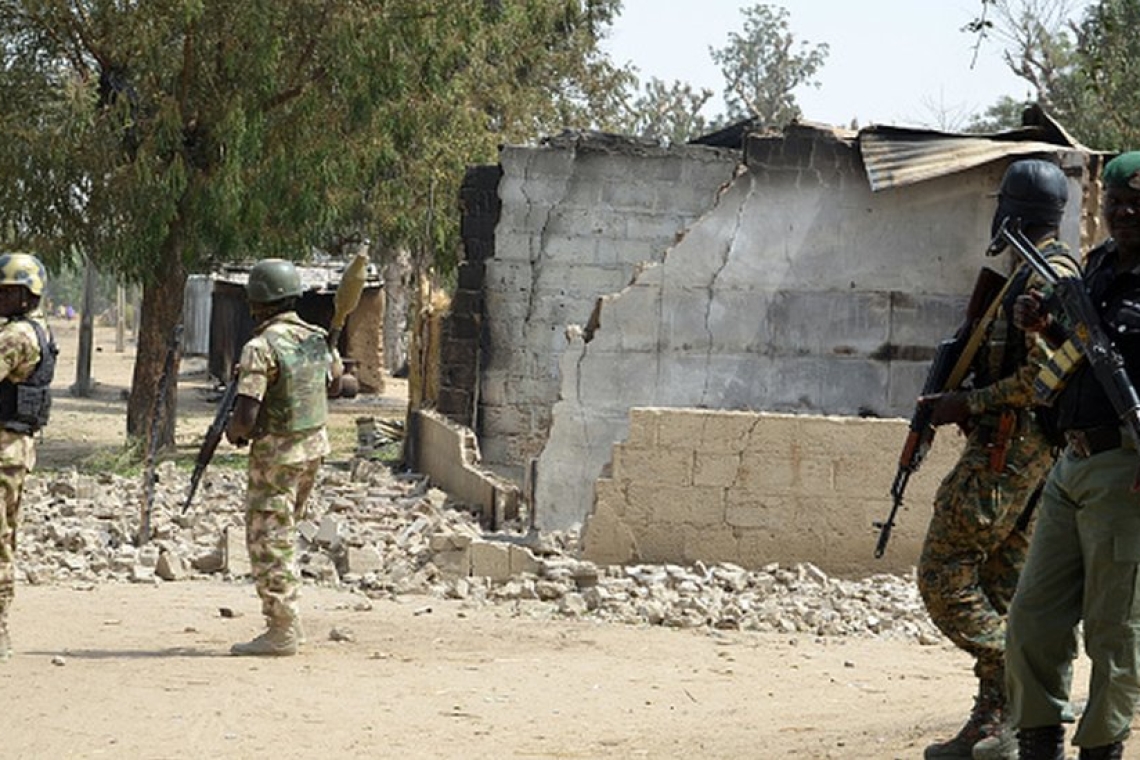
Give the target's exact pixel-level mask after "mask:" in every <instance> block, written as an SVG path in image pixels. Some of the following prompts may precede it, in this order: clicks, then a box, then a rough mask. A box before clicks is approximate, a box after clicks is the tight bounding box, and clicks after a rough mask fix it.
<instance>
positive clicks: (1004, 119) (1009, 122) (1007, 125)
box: [964, 96, 1028, 134]
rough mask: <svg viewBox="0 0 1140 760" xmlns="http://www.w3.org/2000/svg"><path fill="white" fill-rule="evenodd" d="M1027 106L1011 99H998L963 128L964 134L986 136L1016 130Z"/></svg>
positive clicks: (1022, 102)
mask: <svg viewBox="0 0 1140 760" xmlns="http://www.w3.org/2000/svg"><path fill="white" fill-rule="evenodd" d="M1027 105H1028V104H1027V103H1025V102H1024V101H1021V100H1015V99H1014V98H1011V97H1008V96H1006V97H1002V98H999V99H998V101H997V102H996V103H994V104H993V105H991V106H990V107H989V108H987V109H986V110H985V111H983V112H982V113H981V114H980V115H977V116H975V117H974V118H973V119H972V120H971V121H970V122H969V123H968V124H967V125H966V127H965V130H964V131H966V132H970V133H973V134H988V133H993V132H1003V131H1006V130H1011V129H1017V128H1018V127H1020V126H1021V114H1022V112H1023V111H1024V110H1025V108H1026V106H1027Z"/></svg>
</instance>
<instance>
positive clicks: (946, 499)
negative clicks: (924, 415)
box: [918, 159, 1075, 760]
mask: <svg viewBox="0 0 1140 760" xmlns="http://www.w3.org/2000/svg"><path fill="white" fill-rule="evenodd" d="M1067 200H1068V181H1067V179H1066V178H1065V175H1064V173H1063V172H1062V171H1061V169H1060V168H1058V167H1057V166H1056V165H1055V164H1053V163H1051V162H1049V161H1046V160H1042V159H1024V160H1020V161H1015V162H1014V163H1012V164H1010V166H1009V167H1008V168H1007V170H1006V172H1005V175H1004V177H1003V179H1002V183H1001V187H1000V190H999V192H998V204H997V210H996V211H995V213H994V220H993V229H994V231H995V232H996V231H997V229H998V228H999V226H1000V225H1001V224H1002V222H1004V221H1007V220H1008V221H1009V222H1010V223H1015V224H1018V225H1019V226H1020V227H1021V229H1022V230H1023V231H1024V232H1025V233H1026V235H1027V236H1028V237H1029V239H1030V240H1032V241H1033V243H1034V244H1035V245H1037V246H1038V248H1039V249H1040V250H1041V251H1042V253H1043V254H1044V255H1046V256H1047V257H1049V258H1050V260H1051V261H1053V262H1054V263H1057V262H1058V261H1059V262H1062V266H1066V267H1069V268H1072V267H1073V266H1075V265H1074V264H1072V262H1071V259H1070V258H1069V257H1068V249H1067V248H1066V247H1065V246H1064V245H1063V244H1062V243H1060V242H1058V241H1057V239H1056V238H1057V234H1058V228H1059V226H1060V222H1061V218H1062V216H1063V214H1064V211H1065V205H1066V203H1067ZM1001 248H1002V246H999V245H994V244H992V243H991V245H990V247H989V250H988V251H987V253H989V254H991V255H995V254H997V253H1000V252H1001ZM1030 276H1031V271H1030V270H1029V268H1028V267H1025V266H1022V267H1019V268H1017V269H1015V270H1014V272H1013V273H1012V274H1011V275H1010V277H1009V279H1008V280H1007V282H1006V285H1005V288H1004V290H1003V291H1002V292H1001V294H999V295H998V296H997V298H996V299H995V301H994V303H993V304H992V307H991V309H990V310H989V311H987V313H986V317H985V318H983V319H982V320H981V321H980V322H979V324H978V326H977V327H976V328H975V329H976V330H979V331H981V332H980V335H981V341H982V342H981V344H980V348H979V350H978V352H977V354H976V355H975V356H974V359H973V363H972V364H971V367H970V371H969V374H968V375H967V381H966V383H965V386H966V387H964V388H963V389H961V390H958V391H956V392H953V393H947V394H943V395H940V396H935V397H930V399H929V403H932V404H934V405H935V406H934V409H933V422H934V424H936V425H945V424H950V423H956V424H958V425H959V426H961V428H962V430H963V431H964V432H965V433H966V434H967V439H966V445H965V448H964V449H963V452H962V455H961V457H960V458H959V460H958V462H957V463H956V464H955V466H954V468H953V469H952V470H951V471H950V473H949V474H948V475H947V476H946V477H945V479H944V480H943V481H942V483H941V485H940V487H939V489H938V492H937V494H936V496H935V502H934V511H933V514H932V516H931V521H930V526H929V528H928V530H927V535H926V538H925V541H924V543H923V549H922V555H921V557H920V560H919V566H918V585H919V591H920V592H921V594H922V598H923V602H924V603H925V605H926V609H927V611H928V612H929V614H930V617H931V619H932V620H933V621H934V623H935V625H937V626H938V628H939V629H940V630H941V631H942V632H943V633H944V634H946V636H947V637H948V638H950V640H951V641H953V642H954V643H955V644H956V645H957V646H958V647H959V648H961V649H962V650H964V651H966V652H967V653H969V654H970V655H971V656H972V657H973V658H974V674H975V675H976V677H977V679H978V692H977V696H976V697H975V701H974V706H973V710H972V711H971V713H970V715H969V718H968V719H967V720H966V723H965V725H963V726H962V728H961V730H960V731H959V732H958V733H957V734H956V735H955V736H954V737H952V738H951V739H948V740H946V741H941V742H937V743H935V744H931V745H930V746H928V747H927V748H926V751H925V755H924V756H925V757H926V758H927V759H928V760H935V759H941V760H952V759H958V758H964V759H968V758H979V759H980V760H989V759H993V758H1016V757H1017V746H1016V737H1015V735H1014V733H1013V731H1012V729H1011V728H1010V726H1009V724H1008V721H1007V716H1006V696H1005V687H1004V680H1005V669H1004V655H1005V646H1004V644H1005V616H1006V612H1007V610H1008V608H1009V603H1010V600H1011V599H1012V598H1013V594H1014V590H1015V588H1016V586H1017V581H1018V576H1019V573H1020V571H1021V567H1022V565H1023V563H1024V562H1025V555H1026V552H1027V550H1028V546H1029V533H1030V530H1031V524H1032V517H1033V502H1034V498H1035V497H1034V494H1035V492H1037V489H1038V487H1039V485H1040V483H1041V482H1042V481H1043V480H1044V478H1045V475H1046V473H1047V472H1048V470H1049V467H1050V466H1051V464H1052V462H1053V457H1054V454H1053V451H1054V446H1053V443H1052V442H1051V441H1050V440H1049V437H1048V436H1047V435H1046V433H1045V431H1044V430H1043V429H1042V426H1041V424H1040V423H1039V420H1038V417H1037V415H1036V414H1035V409H1034V407H1035V398H1034V394H1033V383H1034V380H1035V379H1036V376H1037V374H1038V370H1039V367H1040V366H1041V364H1042V363H1043V362H1044V361H1045V360H1046V359H1047V354H1046V353H1045V351H1046V349H1045V347H1044V345H1043V344H1042V343H1041V342H1039V341H1037V340H1036V339H1035V338H1034V337H1032V336H1029V335H1027V334H1026V333H1025V332H1024V331H1022V330H1021V329H1019V328H1018V327H1017V326H1015V325H1014V324H1013V319H1012V314H1013V305H1014V303H1015V299H1016V298H1017V296H1018V295H1020V294H1021V293H1022V292H1024V291H1025V290H1026V289H1027V288H1028V287H1030V285H1031V282H1030Z"/></svg>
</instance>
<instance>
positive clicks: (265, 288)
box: [226, 259, 342, 656]
mask: <svg viewBox="0 0 1140 760" xmlns="http://www.w3.org/2000/svg"><path fill="white" fill-rule="evenodd" d="M301 293H302V287H301V278H300V275H299V274H298V272H297V269H296V267H294V265H293V264H292V263H291V262H289V261H285V260H284V259H264V260H262V261H259V262H258V263H257V264H256V265H254V267H253V268H252V269H251V270H250V273H249V281H248V283H247V284H246V297H247V299H248V301H249V308H250V313H251V314H252V316H253V321H254V324H255V327H254V334H253V337H252V338H250V340H249V341H248V342H246V344H245V346H244V347H243V348H242V353H241V361H240V363H239V366H238V370H237V372H238V376H237V399H236V401H235V404H234V410H233V413H232V415H231V416H230V420H229V423H228V425H227V427H226V438H227V439H228V440H229V441H230V443H233V444H234V445H237V446H242V445H245V444H246V443H249V444H250V452H249V474H248V480H247V494H246V505H245V519H246V545H247V547H248V549H249V559H250V565H251V568H252V573H253V580H254V584H255V586H256V588H257V593H258V596H259V597H260V598H261V611H262V613H263V614H264V615H265V619H266V624H267V630H266V631H265V632H264V633H262V634H261V635H259V636H257V637H256V638H254V639H253V640H252V641H249V642H245V643H241V644H235V645H234V646H233V647H232V648H231V649H230V652H231V653H232V654H235V655H271V656H282V655H293V654H296V653H297V648H298V646H299V645H300V644H303V643H304V631H303V628H302V626H301V619H300V615H299V610H298V600H299V597H300V578H299V575H298V569H297V564H296V556H295V549H294V546H295V541H296V536H295V530H296V524H297V521H298V520H299V519H301V518H302V516H303V513H304V508H305V502H306V500H307V499H308V497H309V494H310V493H311V492H312V489H313V484H314V482H315V480H316V476H317V471H318V470H319V469H320V465H321V462H322V461H323V460H324V457H325V456H326V455H327V454H328V453H329V451H330V447H329V439H328V433H327V430H326V420H327V415H328V404H327V400H326V396H328V395H334V396H335V395H336V393H337V386H338V384H339V380H340V375H341V371H342V370H341V363H340V360H339V358H338V357H337V355H336V352H335V350H333V349H330V347H329V344H328V334H327V333H326V332H325V330H323V329H322V328H320V327H317V326H315V325H311V324H309V323H308V322H305V321H304V320H302V319H301V318H300V317H299V316H298V315H297V312H296V311H295V305H296V301H297V299H298V298H299V297H300V296H301Z"/></svg>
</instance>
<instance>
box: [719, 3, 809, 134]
mask: <svg viewBox="0 0 1140 760" xmlns="http://www.w3.org/2000/svg"><path fill="white" fill-rule="evenodd" d="M741 13H742V14H743V15H744V30H743V33H737V32H730V33H729V35H728V44H727V45H725V46H724V47H723V48H719V49H716V48H713V49H711V50H710V53H711V55H712V58H713V61H714V62H715V63H716V64H718V65H719V66H720V68H721V72H722V73H723V74H724V79H725V83H726V86H725V91H724V99H725V103H726V104H727V106H728V113H727V120H728V121H739V120H743V119H747V118H755V119H756V120H757V121H759V123H760V124H762V125H765V126H775V127H782V126H784V125H785V124H787V123H788V122H790V121H792V120H794V119H797V118H799V117H800V116H801V115H802V114H801V112H800V108H799V106H798V105H797V104H796V99H795V96H794V95H793V94H792V93H793V91H794V90H795V89H796V88H798V87H801V86H804V85H808V86H812V87H818V86H819V83H818V82H816V81H815V80H814V77H815V74H816V72H817V71H819V69H820V67H821V66H823V63H824V61H826V60H827V54H828V50H829V48H828V45H827V44H826V43H821V44H819V45H815V46H814V47H813V46H810V45H808V43H807V42H802V41H801V42H798V43H797V41H796V39H795V37H794V36H793V35H792V33H791V31H790V30H789V28H788V11H787V10H785V9H784V8H782V7H779V6H771V5H763V4H759V5H754V6H752V7H750V8H744V9H742V10H741Z"/></svg>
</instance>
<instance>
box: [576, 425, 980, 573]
mask: <svg viewBox="0 0 1140 760" xmlns="http://www.w3.org/2000/svg"><path fill="white" fill-rule="evenodd" d="M906 433H907V423H906V422H905V421H903V420H873V419H858V418H854V417H821V416H817V415H787V414H772V413H754V412H724V411H710V410H699V409H661V408H639V409H632V410H630V413H629V437H628V439H626V440H625V441H622V442H621V443H618V444H616V445H615V446H614V447H613V455H612V457H613V463H612V470H611V472H610V473H609V474H607V475H606V476H604V477H602V478H600V479H599V480H598V481H597V487H596V500H595V506H594V510H593V512H592V513H591V515H590V517H589V519H588V520H587V521H586V526H585V530H584V533H583V536H582V549H583V556H584V557H585V558H586V559H589V560H591V561H593V562H597V563H599V564H629V563H642V562H647V563H663V562H672V563H679V564H692V563H694V562H697V561H703V562H706V563H712V562H732V563H735V564H738V565H740V566H742V567H745V568H749V569H759V568H761V567H763V566H764V565H766V564H768V563H770V562H779V563H781V564H784V563H795V562H812V563H814V564H816V565H818V566H819V567H820V568H822V569H823V570H825V571H826V572H828V573H833V574H840V575H847V576H855V577H857V576H864V575H867V574H868V573H874V572H905V571H906V570H908V569H909V568H910V567H911V566H913V565H914V564H916V562H917V560H918V555H919V552H920V550H921V548H922V538H923V535H924V533H925V531H926V525H927V523H928V522H929V519H930V505H931V503H932V501H933V498H934V491H935V489H936V488H937V487H938V483H939V481H940V480H941V478H942V476H943V475H944V474H945V473H946V472H947V471H948V470H949V469H950V467H951V466H952V464H953V462H954V460H955V459H956V458H957V456H958V454H959V453H960V451H961V448H962V441H963V439H962V437H961V436H960V435H958V434H957V432H956V431H954V430H952V429H943V430H942V431H940V432H939V433H938V435H936V436H935V441H934V446H933V447H932V448H931V452H930V455H929V457H928V458H927V460H926V462H925V463H924V464H923V466H922V468H921V469H920V470H919V471H918V473H916V474H915V475H914V476H912V478H911V480H910V483H909V484H908V488H907V492H906V500H905V501H904V506H903V509H902V510H900V512H899V515H898V520H897V525H896V528H895V530H894V533H893V534H892V537H891V541H890V543H889V544H888V547H887V551H886V553H885V554H884V556H883V557H882V558H881V559H875V557H874V548H875V543H876V541H877V539H878V531H877V530H876V529H875V528H874V527H873V523H874V522H875V521H877V520H883V519H885V518H886V516H887V514H888V513H889V511H890V506H891V499H890V496H889V492H890V486H891V481H892V479H893V478H894V474H895V470H896V468H897V465H898V455H899V450H900V449H901V448H902V443H903V440H904V439H905V438H906Z"/></svg>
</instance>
